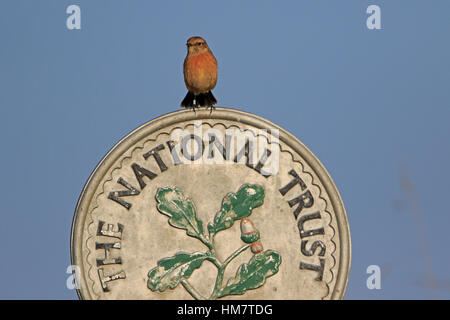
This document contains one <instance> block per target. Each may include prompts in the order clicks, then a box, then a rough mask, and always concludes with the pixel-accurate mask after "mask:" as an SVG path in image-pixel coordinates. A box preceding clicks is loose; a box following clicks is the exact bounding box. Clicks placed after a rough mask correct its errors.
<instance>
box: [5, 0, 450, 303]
mask: <svg viewBox="0 0 450 320" xmlns="http://www.w3.org/2000/svg"><path fill="white" fill-rule="evenodd" d="M71 4H76V5H79V6H80V8H81V20H82V21H81V30H68V29H67V28H66V18H67V17H68V15H67V14H66V8H67V6H69V5H71ZM371 4H377V5H379V6H380V8H381V24H382V29H381V30H368V29H367V27H366V19H367V17H368V15H367V14H366V8H367V7H368V6H369V5H371ZM0 9H1V10H0V41H1V45H0V107H1V115H2V116H1V117H0V124H1V126H0V133H1V136H2V157H1V160H0V161H1V167H2V171H3V172H2V179H3V183H2V184H1V186H0V194H1V202H2V209H1V211H0V212H1V218H2V219H1V221H2V222H1V224H0V248H1V250H0V252H1V259H0V274H1V285H0V298H2V299H76V293H75V292H74V291H73V290H68V289H67V288H66V279H67V276H68V275H67V274H66V268H67V266H68V265H69V264H70V252H69V247H70V228H71V222H72V218H73V212H74V209H75V205H76V203H77V199H78V196H79V194H80V192H81V190H82V188H83V185H84V183H85V181H86V180H87V178H88V177H89V175H90V173H91V172H92V170H93V169H94V168H95V166H96V164H97V163H98V162H99V161H100V160H101V158H102V157H103V156H104V155H105V154H106V152H107V151H108V150H109V149H110V148H111V147H112V146H113V145H114V144H115V143H116V142H117V141H118V140H119V139H120V138H122V137H123V136H124V135H126V134H127V133H128V132H130V131H131V130H132V129H134V128H136V127H138V126H139V125H141V124H142V123H144V122H146V121H148V120H151V119H153V118H155V117H157V116H159V115H161V114H164V113H167V112H170V111H174V110H178V108H179V107H178V105H179V102H180V101H181V99H182V98H183V97H184V95H185V93H186V91H185V90H186V89H185V87H184V82H183V78H182V63H183V59H184V57H185V54H186V49H185V41H186V39H187V38H189V37H190V36H193V35H200V36H203V37H204V38H205V39H206V40H207V41H208V43H209V45H210V47H211V49H212V50H213V52H214V54H215V56H216V58H217V60H218V62H219V80H218V84H217V87H216V89H215V90H214V95H215V96H216V97H217V99H218V100H219V105H220V106H225V107H233V108H238V109H241V110H244V111H247V112H251V113H254V114H257V115H259V116H262V117H265V118H267V119H270V120H271V121H273V122H275V123H276V124H278V125H280V126H281V127H283V128H285V129H287V130H289V131H290V132H292V133H293V134H294V135H295V136H297V137H298V138H299V139H300V140H302V141H303V142H304V143H305V144H306V145H307V146H308V147H309V148H310V149H311V150H312V151H313V152H314V153H315V154H316V156H317V157H318V158H319V159H320V160H321V162H322V163H323V164H324V165H325V167H326V168H327V170H328V171H329V172H330V174H331V176H332V177H333V179H334V181H335V183H336V185H337V187H338V189H339V191H340V193H341V195H342V198H343V200H344V204H345V206H346V209H347V215H348V218H349V222H350V228H351V235H352V256H353V257H352V258H353V259H352V269H351V273H350V279H349V283H348V289H347V294H346V298H348V299H421V298H424V299H430V298H440V299H449V298H450V275H449V274H448V270H450V256H449V253H448V249H447V247H448V244H449V241H450V236H449V232H448V227H449V226H450V215H449V206H448V194H449V191H450V187H449V184H448V181H449V180H450V170H449V169H448V164H449V163H450V141H449V138H450V120H449V119H450V90H449V83H450V59H449V57H450V42H449V41H448V35H449V31H450V19H449V18H448V16H449V13H450V2H449V1H447V0H435V1H432V2H431V1H428V2H426V1H415V0H414V1H413V0H409V1H406V0H398V1H378V0H371V1H365V0H351V1H322V0H321V1H312V0H310V1H226V2H225V1H222V2H220V3H219V2H213V1H209V2H207V1H183V2H168V1H166V2H163V1H158V2H157V1H125V0H122V1H118V0H96V1H75V0H74V1H66V0H64V1H62V0H46V1H26V0H21V1H12V0H4V1H2V3H1V5H0ZM373 264H376V265H379V266H380V267H381V271H382V282H381V285H382V288H381V290H368V289H367V287H366V279H367V277H368V274H367V273H366V269H367V267H368V266H369V265H373Z"/></svg>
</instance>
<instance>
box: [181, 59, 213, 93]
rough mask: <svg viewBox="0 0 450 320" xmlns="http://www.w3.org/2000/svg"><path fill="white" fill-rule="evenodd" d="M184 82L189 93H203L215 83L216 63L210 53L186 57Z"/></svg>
mask: <svg viewBox="0 0 450 320" xmlns="http://www.w3.org/2000/svg"><path fill="white" fill-rule="evenodd" d="M184 81H185V83H186V87H187V89H188V90H189V91H191V92H193V93H203V92H208V91H209V90H212V89H213V88H214V87H215V86H216V82H217V61H216V59H215V58H214V56H213V54H212V53H210V52H205V53H200V54H195V55H188V56H187V57H186V60H185V61H184Z"/></svg>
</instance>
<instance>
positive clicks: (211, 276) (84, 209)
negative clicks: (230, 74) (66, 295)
mask: <svg viewBox="0 0 450 320" xmlns="http://www.w3.org/2000/svg"><path fill="white" fill-rule="evenodd" d="M71 256H72V263H73V265H75V266H77V268H76V270H78V272H77V274H78V277H77V280H78V281H79V289H78V294H79V297H80V298H82V299H158V300H160V299H283V300H288V299H291V300H292V299H295V300H297V299H341V298H343V296H344V293H345V288H346V284H347V279H348V273H349V268H350V233H349V227H348V222H347V217H346V213H345V209H344V206H343V203H342V200H341V197H340V195H339V193H338V191H337V188H336V186H335V184H334V183H333V180H332V179H331V177H330V176H329V174H328V173H327V171H326V170H325V168H324V167H323V166H322V164H321V163H320V162H319V160H318V159H317V158H316V157H315V156H314V154H313V153H312V152H311V151H309V150H308V149H307V148H306V147H305V146H304V145H303V143H301V142H300V141H299V140H298V139H297V138H295V137H294V136H293V135H292V134H290V133H289V132H287V131H286V130H284V129H282V128H280V127H278V126H276V125H275V124H273V123H271V122H270V121H268V120H266V119H263V118H261V117H258V116H255V115H252V114H249V113H246V112H243V111H238V110H234V109H228V108H216V109H215V110H214V111H213V112H210V111H206V110H202V111H196V112H193V111H191V110H182V111H177V112H173V113H170V114H167V115H164V116H161V117H159V118H157V119H154V120H152V121H149V122H147V123H146V124H144V125H142V126H141V127H139V128H137V129H136V130H134V131H133V132H131V133H130V134H128V135H127V136H126V137H125V138H123V139H122V140H121V141H120V142H119V143H117V144H116V145H115V146H114V147H113V148H112V149H111V151H110V152H109V153H108V154H107V155H106V156H105V157H104V158H103V159H102V161H101V162H100V163H99V165H98V166H97V168H96V169H95V170H94V172H93V173H92V175H91V176H90V178H89V180H88V181H87V183H86V185H85V187H84V189H83V192H82V194H81V196H80V199H79V201H78V205H77V208H76V211H75V216H74V220H73V225H72V239H71Z"/></svg>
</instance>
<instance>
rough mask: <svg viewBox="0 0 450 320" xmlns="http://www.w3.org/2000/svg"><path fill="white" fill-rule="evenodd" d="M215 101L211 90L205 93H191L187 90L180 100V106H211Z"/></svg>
mask: <svg viewBox="0 0 450 320" xmlns="http://www.w3.org/2000/svg"><path fill="white" fill-rule="evenodd" d="M216 103H217V100H216V98H215V97H214V95H213V94H212V92H211V91H208V92H206V93H199V94H193V93H192V92H190V91H188V93H187V94H186V97H184V99H183V101H181V107H184V108H198V107H207V108H209V107H212V106H213V105H215V104H216Z"/></svg>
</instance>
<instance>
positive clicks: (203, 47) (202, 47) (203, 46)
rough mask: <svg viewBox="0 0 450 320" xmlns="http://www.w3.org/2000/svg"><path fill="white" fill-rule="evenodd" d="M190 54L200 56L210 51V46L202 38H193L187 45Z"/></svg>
mask: <svg viewBox="0 0 450 320" xmlns="http://www.w3.org/2000/svg"><path fill="white" fill-rule="evenodd" d="M186 46H187V49H188V53H189V54H198V53H203V52H207V51H209V47H208V44H207V43H206V41H205V39H203V38H202V37H191V38H189V39H188V41H187V43H186Z"/></svg>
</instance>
